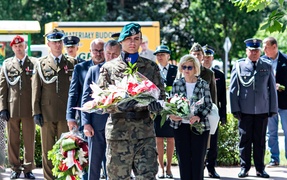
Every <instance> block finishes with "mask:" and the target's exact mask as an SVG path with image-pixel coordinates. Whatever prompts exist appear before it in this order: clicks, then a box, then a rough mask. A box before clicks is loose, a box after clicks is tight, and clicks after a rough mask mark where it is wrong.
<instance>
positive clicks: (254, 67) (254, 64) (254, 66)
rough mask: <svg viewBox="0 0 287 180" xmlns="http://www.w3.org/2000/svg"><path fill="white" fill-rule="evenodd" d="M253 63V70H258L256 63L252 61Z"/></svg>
mask: <svg viewBox="0 0 287 180" xmlns="http://www.w3.org/2000/svg"><path fill="white" fill-rule="evenodd" d="M252 63H253V69H254V70H256V61H252Z"/></svg>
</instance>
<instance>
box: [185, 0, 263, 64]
mask: <svg viewBox="0 0 287 180" xmlns="http://www.w3.org/2000/svg"><path fill="white" fill-rule="evenodd" d="M190 16H191V20H190V23H189V27H187V28H188V29H190V31H191V33H192V35H193V37H194V41H195V42H199V43H200V44H202V45H205V44H209V45H211V46H213V47H214V48H215V53H216V56H215V58H221V59H224V53H225V52H224V49H223V44H224V40H225V37H227V36H228V37H229V38H230V40H231V43H232V47H231V50H230V52H229V53H230V57H232V58H233V59H238V58H242V57H244V56H245V55H244V53H245V44H244V42H243V41H244V40H245V39H247V38H251V37H253V36H254V34H255V33H256V31H257V29H258V27H259V24H260V22H261V20H262V12H250V13H246V12H243V11H240V10H239V9H238V8H236V7H234V6H233V5H232V3H231V2H229V1H228V0H218V1H209V0H201V1H196V2H192V3H191V6H190ZM229 60H230V61H231V59H229Z"/></svg>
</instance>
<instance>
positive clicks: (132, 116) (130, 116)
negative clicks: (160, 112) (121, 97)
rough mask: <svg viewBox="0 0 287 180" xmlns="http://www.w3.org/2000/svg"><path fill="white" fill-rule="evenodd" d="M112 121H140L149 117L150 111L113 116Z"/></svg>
mask: <svg viewBox="0 0 287 180" xmlns="http://www.w3.org/2000/svg"><path fill="white" fill-rule="evenodd" d="M111 117H112V119H113V118H115V119H121V118H124V119H130V120H140V119H145V118H148V117H149V111H137V112H136V111H129V112H124V113H115V114H111Z"/></svg>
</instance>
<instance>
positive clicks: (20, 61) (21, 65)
mask: <svg viewBox="0 0 287 180" xmlns="http://www.w3.org/2000/svg"><path fill="white" fill-rule="evenodd" d="M19 64H20V68H22V67H23V64H22V60H19Z"/></svg>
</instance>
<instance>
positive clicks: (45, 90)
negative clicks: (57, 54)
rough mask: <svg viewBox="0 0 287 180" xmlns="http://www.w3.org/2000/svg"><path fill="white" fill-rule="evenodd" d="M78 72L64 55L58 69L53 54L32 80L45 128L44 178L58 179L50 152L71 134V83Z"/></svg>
mask: <svg viewBox="0 0 287 180" xmlns="http://www.w3.org/2000/svg"><path fill="white" fill-rule="evenodd" d="M73 70H74V59H73V58H70V57H66V56H64V55H62V58H61V61H60V63H59V65H58V66H57V64H56V62H55V60H54V58H53V57H52V56H51V54H49V55H48V56H46V57H43V58H40V59H39V62H38V63H37V64H36V66H35V71H34V74H33V76H32V112H33V115H37V114H42V115H43V120H44V124H43V126H42V127H41V141H42V165H43V171H44V178H45V179H48V180H51V179H54V178H55V177H53V174H52V168H53V164H52V162H51V161H50V160H48V157H47V155H48V151H50V150H51V149H52V148H53V145H54V144H55V143H56V141H57V140H58V139H59V138H60V137H61V134H62V133H64V132H67V131H69V128H68V126H67V121H66V117H65V113H63V112H65V111H66V109H67V100H68V92H69V86H70V79H71V77H72V73H73Z"/></svg>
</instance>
